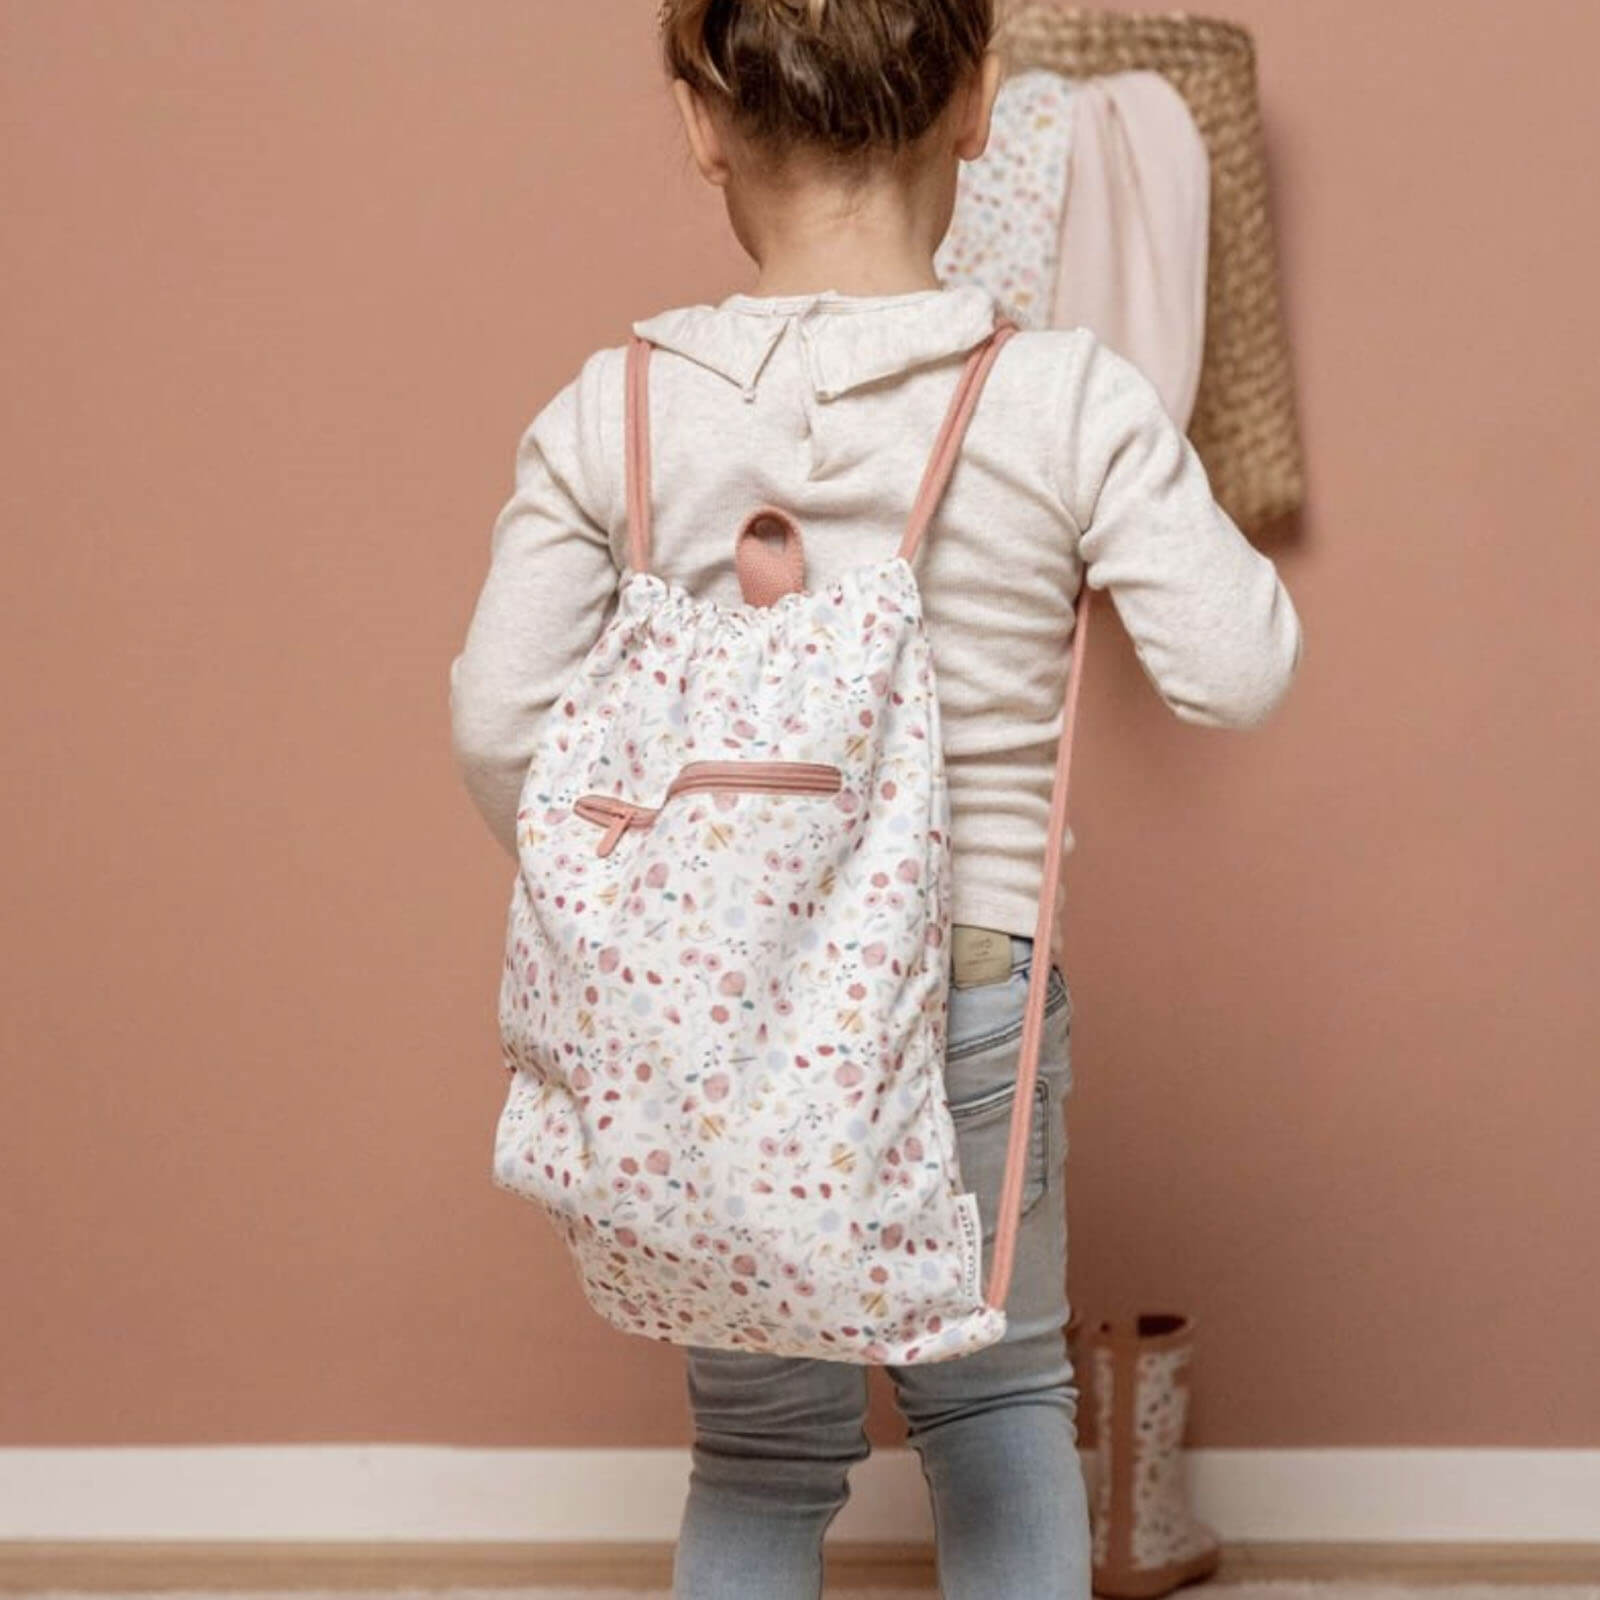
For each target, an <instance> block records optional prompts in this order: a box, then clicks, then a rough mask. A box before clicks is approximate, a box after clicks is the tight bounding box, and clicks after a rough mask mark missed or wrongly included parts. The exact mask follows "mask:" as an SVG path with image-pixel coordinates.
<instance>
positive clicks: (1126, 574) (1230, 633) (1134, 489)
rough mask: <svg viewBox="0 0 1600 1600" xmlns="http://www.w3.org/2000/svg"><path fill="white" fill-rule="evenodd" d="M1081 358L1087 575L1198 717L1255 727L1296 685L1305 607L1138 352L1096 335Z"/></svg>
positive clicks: (1072, 476)
mask: <svg viewBox="0 0 1600 1600" xmlns="http://www.w3.org/2000/svg"><path fill="white" fill-rule="evenodd" d="M1083 346H1084V351H1085V353H1084V355H1083V357H1082V358H1081V359H1080V360H1079V361H1077V362H1075V363H1073V364H1071V368H1070V374H1069V378H1068V380H1067V381H1068V388H1069V393H1068V394H1067V396H1066V397H1065V400H1064V404H1065V406H1066V408H1067V410H1066V415H1067V416H1068V417H1069V418H1076V419H1077V438H1076V440H1075V441H1074V442H1075V444H1076V450H1075V451H1072V450H1069V451H1068V452H1067V459H1068V460H1069V461H1072V460H1075V462H1076V466H1075V468H1073V467H1068V468H1067V469H1066V470H1064V471H1063V473H1062V474H1061V477H1062V478H1063V479H1064V484H1063V495H1064V499H1065V501H1066V504H1067V507H1068V509H1069V511H1070V512H1071V513H1072V515H1073V517H1074V519H1075V521H1076V524H1077V527H1078V529H1079V530H1080V539H1079V545H1078V549H1079V553H1080V555H1081V556H1082V558H1083V560H1084V562H1085V564H1086V578H1085V581H1086V582H1087V583H1089V584H1090V585H1091V587H1092V588H1094V589H1099V590H1106V591H1108V592H1109V593H1110V595H1111V599H1112V603H1113V604H1114V605H1115V606H1116V608H1117V613H1118V615H1119V616H1120V617H1121V619H1122V623H1123V626H1124V627H1125V628H1126V629H1127V631H1128V635H1129V637H1130V638H1131V639H1132V641H1133V646H1134V650H1135V652H1136V654H1137V656H1138V659H1139V662H1140V664H1141V665H1142V666H1143V668H1144V670H1145V673H1146V674H1147V676H1148V677H1149V678H1150V680H1151V682H1152V683H1153V684H1154V686H1155V688H1156V690H1157V692H1158V693H1159V694H1160V696H1161V698H1162V699H1163V700H1164V701H1165V702H1166V703H1167V705H1168V706H1170V707H1171V709H1172V710H1173V711H1174V712H1175V713H1176V714H1177V716H1179V717H1180V718H1182V720H1184V721H1185V722H1192V723H1198V724H1200V725H1202V726H1207V727H1236V728H1244V727H1251V726H1254V725H1255V724H1257V723H1259V722H1261V721H1262V720H1263V719H1264V718H1265V717H1266V716H1267V715H1268V713H1270V712H1271V711H1272V710H1273V709H1274V708H1275V707H1276V706H1277V705H1278V703H1279V702H1280V701H1281V700H1282V699H1283V698H1284V696H1285V694H1286V693H1287V692H1288V688H1289V685H1290V682H1291V681H1292V679H1293V677H1294V674H1295V670H1296V668H1297V667H1298V665H1299V662H1300V655H1301V647H1302V641H1301V631H1300V619H1299V616H1298V614H1297V613H1296V611H1295V608H1294V603H1293V602H1292V601H1291V599H1290V598H1289V592H1288V590H1287V589H1286V588H1285V587H1284V585H1283V582H1282V580H1281V578H1280V577H1279V576H1278V571H1277V568H1276V567H1275V566H1274V565H1273V563H1272V562H1271V561H1270V560H1269V559H1268V558H1267V557H1266V556H1265V555H1263V554H1262V553H1261V552H1260V551H1258V550H1257V549H1256V548H1255V547H1254V546H1253V545H1251V544H1250V542H1249V541H1248V540H1247V539H1246V538H1245V536H1244V534H1243V533H1241V532H1240V530H1239V528H1238V526H1237V525H1236V524H1235V523H1234V522H1233V520H1232V519H1231V518H1230V517H1229V516H1228V514H1227V513H1226V512H1225V511H1224V510H1223V509H1222V507H1221V506H1220V505H1218V504H1217V502H1216V501H1215V500H1214V499H1213V497H1212V494H1211V485H1210V481H1209V479H1208V478H1207V476H1206V470H1205V467H1204V465H1203V464H1202V462H1201V460H1200V457H1199V455H1198V454H1197V453H1196V451H1195V448H1194V446H1193V444H1191V443H1190V441H1189V439H1188V437H1187V436H1186V435H1185V433H1184V432H1183V430H1182V429H1181V428H1179V426H1178V425H1177V424H1176V423H1175V422H1174V421H1173V419H1172V417H1171V416H1170V415H1169V414H1168V412H1167V411H1166V410H1165V408H1164V407H1163V405H1162V403H1161V399H1160V396H1159V394H1158V393H1157V391H1156V389H1155V386H1154V385H1153V384H1152V383H1151V382H1150V380H1149V379H1148V378H1147V377H1146V376H1145V375H1144V373H1143V372H1142V371H1141V370H1140V369H1139V368H1138V367H1137V366H1135V365H1134V364H1133V363H1132V362H1131V361H1128V360H1127V359H1125V358H1124V357H1122V356H1120V355H1119V354H1117V352H1116V351H1114V350H1113V349H1111V347H1110V346H1108V345H1106V344H1103V343H1102V342H1101V341H1100V340H1099V339H1098V338H1096V337H1094V336H1093V335H1092V334H1091V335H1088V336H1086V337H1085V339H1084V340H1083Z"/></svg>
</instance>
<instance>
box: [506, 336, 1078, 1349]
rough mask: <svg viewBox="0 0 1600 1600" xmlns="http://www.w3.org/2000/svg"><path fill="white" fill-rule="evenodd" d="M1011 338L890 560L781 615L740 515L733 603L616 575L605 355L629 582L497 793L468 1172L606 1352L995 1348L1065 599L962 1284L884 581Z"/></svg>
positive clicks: (917, 750) (757, 541)
mask: <svg viewBox="0 0 1600 1600" xmlns="http://www.w3.org/2000/svg"><path fill="white" fill-rule="evenodd" d="M1016 331H1017V330H1016V326H1015V324H1014V323H1011V322H1009V321H1004V320H1002V321H1000V322H998V323H997V325H996V327H995V330H994V332H993V333H992V334H991V335H990V337H989V338H988V339H987V340H986V341H985V342H984V343H983V344H981V345H979V346H978V347H977V348H976V349H975V350H974V351H973V352H972V354H971V355H970V357H969V358H968V360H967V362H966V364H965V366H964V368H963V370H962V373H961V377H960V380H959V382H958V385H957V388H956V391H955V394H954V396H953V397H952V399H951V401H950V405H949V409H948V412H947V414H946V416H945V418H944V422H943V425H942V427H941V429H940V431H939V434H938V437H937V439H936V441H935V443H934V447H933V450H932V453H931V455H930V457H929V460H928V463H927V468H926V470H925V472H924V475H923V479H922V483H921V487H920V489H919V491H918V493H917V496H916V499H915V501H914V503H913V505H912V509H911V513H910V516H909V519H908V521H907V523H906V526H905V530H904V534H903V536H902V538H901V541H900V546H899V549H898V551H897V553H896V554H895V555H893V556H891V557H889V558H888V559H887V560H880V561H876V562H872V563H869V564H866V565H862V566H858V567H855V568H852V569H850V570H849V571H847V572H846V573H845V574H844V575H843V576H842V577H841V578H839V579H838V581H837V582H835V583H833V584H831V585H829V586H827V587H825V588H819V589H816V590H808V589H807V588H806V587H805V556H804V545H803V542H802V538H801V532H800V529H799V527H798V526H797V525H796V523H795V521H794V519H793V518H792V517H791V516H790V515H789V514H788V513H787V512H786V511H784V510H783V509H781V508H780V507H776V506H772V505H763V506H758V507H756V508H754V509H753V510H752V511H751V513H750V515H749V516H748V517H747V519H746V520H745V522H744V524H743V525H742V526H741V527H740V528H739V530H738V532H737V534H736V537H735V541H734V559H735V565H736V569H737V572H738V577H739V583H740V589H741V593H742V595H743V600H744V603H743V604H739V605H723V604H719V603H715V602H713V601H711V600H709V599H702V598H697V597H695V596H693V595H691V594H690V593H688V592H687V591H686V590H685V589H684V588H683V587H681V586H680V585H678V584H676V583H672V582H668V581H667V580H665V579H663V578H662V577H660V576H659V575H657V574H656V573H653V572H652V571H651V570H650V456H649V420H650V419H649V402H648V392H647V386H646V378H647V373H648V365H649V358H650V353H651V349H652V346H651V345H650V343H649V341H648V340H646V339H645V338H643V337H642V336H640V335H638V334H635V335H634V336H633V338H632V341H631V343H630V344H629V346H628V352H627V367H626V373H627V381H626V389H627V419H626V437H627V446H626V485H627V505H628V542H629V567H630V569H631V570H629V571H628V572H627V573H626V574H625V576H624V577H623V579H622V581H621V583H620V585H619V588H618V595H617V605H616V609H615V612H614V613H613V615H612V617H611V619H610V620H609V621H608V622H607V624H606V626H605V628H604V629H603V631H602V632H601V635H600V637H599V639H598V640H597V641H596V643H595V644H594V646H593V648H592V649H591V651H590V652H589V654H588V656H587V657H586V658H585V660H584V661H583V663H582V664H581V667H580V669H579V670H578V672H577V673H576V674H575V675H574V677H573V678H572V680H571V682H570V683H569V684H568V685H567V686H566V688H565V690H564V692H563V693H562V694H561V695H559V696H558V698H557V699H556V701H555V703H554V705H553V706H552V708H551V710H550V711H549V713H548V715H547V717H546V719H545V721H544V723H543V726H542V728H541V730H540V733H539V737H538V740H537V744H536V750H535V754H534V756H533V758H532V760H531V762H530V764H529V767H528V771H527V774H526V777H525V779H524V782H523V786H522V790H521V793H520V796H519V802H518V813H517V853H518V872H517V878H516V882H515V885H514V888H513V893H512V900H511V907H510V913H509V917H508V921H507V928H506V945H505V960H504V967H503V972H502V981H501V989H500V1001H499V1020H500V1031H501V1041H502V1057H503V1063H504V1065H505V1068H506V1070H507V1071H508V1073H509V1074H510V1085H509V1090H508V1093H507V1095H506V1099H505V1103H504V1106H503V1108H502V1110H501V1113H500V1116H499V1121H498V1125H497V1127H496V1130H495V1139H494V1165H493V1176H494V1181H495V1182H496V1183H497V1184H498V1185H499V1186H500V1187H502V1188H504V1189H507V1190H509V1191H510V1192H512V1193H514V1194H517V1195H520V1196H523V1197H524V1198H526V1199H528V1200H531V1201H534V1202H536V1203H537V1204H538V1205H539V1206H540V1207H541V1208H542V1209H543V1210H544V1212H545V1213H546V1214H547V1216H548V1217H549V1218H550V1219H551V1221H552V1222H553V1224H554V1225H555V1227H556V1229H557V1231H558V1232H559V1234H560V1235H561V1237H562V1238H563V1239H564V1240H565V1241H566V1243H567V1245H568V1247H569V1249H570V1251H571V1254H572V1257H573V1260H574V1263H575V1265H576V1268H577V1270H578V1274H579V1277H580V1280H581V1282H582V1285H583V1290H584V1293H585V1295H586V1296H587V1298H588V1300H589V1302H590V1304H591V1305H592V1306H593V1308H594V1309H595V1310H596V1311H597V1312H598V1313H599V1314H600V1315H601V1316H602V1317H604V1318H605V1319H606V1320H607V1321H608V1322H610V1323H611V1324H612V1325H613V1326H615V1327H617V1328H620V1329H623V1330H624V1331H626V1332H629V1333H635V1334H640V1335H644V1336H646V1337H649V1338H653V1339H663V1340H669V1341H672V1342H674V1343H677V1344H699V1345H709V1346H714V1347H718V1348H725V1349H743V1350H760V1351H766V1352H769V1353H773V1354H780V1355H791V1356H813V1357H821V1358H825V1359H831V1360H839V1361H853V1362H860V1363H874V1364H887V1363H895V1364H910V1363H913V1362H923V1361H930V1362H931V1361H943V1360H948V1359H951V1358H953V1357H957V1356H961V1355H966V1354H968V1353H970V1352H972V1351H975V1350H979V1349H982V1348H983V1347H985V1346H986V1345H990V1344H993V1343H994V1342H995V1341H997V1340H998V1339H1000V1338H1001V1336H1002V1335H1003V1334H1004V1332H1005V1328H1006V1316H1005V1300H1006V1292H1007V1288H1008V1286H1009V1283H1010V1277H1011V1266H1012V1256H1013V1251H1014V1248H1015V1241H1016V1231H1017V1224H1018V1218H1019V1215H1020V1210H1021V1195H1022V1182H1023V1171H1024V1167H1025V1165H1026V1162H1027V1155H1028V1143H1029V1126H1028V1124H1029V1116H1030V1111H1031V1108H1032V1106H1033V1099H1034V1097H1033V1086H1034V1081H1035V1073H1036V1068H1037V1064H1038V1054H1039V1042H1040V1035H1041V1031H1042V1024H1043V1015H1044V1001H1045V986H1046V982H1047V979H1048V974H1049V969H1050V960H1049V959H1048V952H1049V951H1050V949H1051V938H1050V935H1051V926H1052V921H1053V912H1054V906H1055V899H1056V890H1057V883H1058V879H1059V875H1060V862H1061V847H1062V836H1063V834H1064V832H1065V829H1066V790H1067V771H1068V763H1069V760H1070V755H1071V747H1072V731H1073V722H1074V716H1075V710H1076V700H1077V689H1078V683H1079V679H1080V677H1081V668H1082V659H1083V647H1084V639H1085V624H1086V620H1087V611H1088V599H1089V588H1088V585H1087V583H1085V584H1084V585H1083V587H1082V591H1081V595H1080V599H1079V602H1078V611H1077V618H1076V625H1075V630H1074V635H1073V649H1072V661H1071V667H1070V672H1069V683H1068V691H1067V699H1066V706H1065V713H1064V719H1063V728H1062V734H1061V739H1060V744H1059V753H1058V758H1057V764H1056V776H1055V784H1054V791H1053V795H1052V800H1051V811H1050V823H1049V836H1048V845H1047V847H1046V854H1045V870H1044V883H1043V889H1042V892H1041V895H1040V901H1039V920H1038V927H1037V931H1036V935H1035V944H1034V948H1035V951H1036V959H1035V961H1034V963H1033V970H1032V976H1031V980H1030V983H1029V988H1028V997H1027V1008H1026V1013H1025V1021H1024V1025H1023V1032H1022V1039H1021V1044H1020V1065H1019V1073H1018V1090H1017V1094H1016V1099H1015V1105H1014V1109H1013V1112H1012V1117H1011V1125H1010V1134H1009V1145H1008V1156H1007V1161H1006V1169H1005V1178H1004V1182H1003V1185H1002V1190H1001V1195H1000V1201H999V1212H998V1220H997V1225H996V1237H995V1240H994V1252H993V1260H992V1261H991V1262H990V1263H989V1276H988V1283H987V1287H985V1285H984V1284H983V1283H982V1281H981V1278H982V1270H983V1260H982V1255H983V1240H982V1229H981V1223H980V1219H979V1213H978V1199H977V1196H976V1194H975V1193H973V1192H971V1191H969V1190H967V1189H966V1188H964V1187H963V1184H962V1178H961V1172H960V1169H959V1164H958V1159H957V1150H956V1138H955V1130H954V1125H953V1123H952V1120H951V1115H950V1109H949V1103H948V1100H947V1098H946V1093H945V1084H944V1047H945V1027H946V1013H947V1001H948V983H949V972H950V817H949V796H948V792H947V788H946V780H945V774H944V757H943V751H942V747H941V742H940V728H939V703H938V699H937V696H936V693H935V684H934V674H933V659H932V652H931V649H930V645H929V639H928V634H927V631H926V628H925V625H924V621H923V615H922V606H921V597H920V593H919V591H918V587H917V580H916V577H915V574H914V571H913V562H914V561H915V558H916V553H917V548H918V545H919V544H920V542H921V540H922V538H923V535H924V533H925V532H926V530H927V527H928V524H929V521H930V519H931V517H932V515H933V513H934V510H935V508H936V506H937V505H938V503H939V499H940V497H941V495H942V493H943V491H944V488H945V485H946V483H947V481H948V479H949V476H950V472H951V469H952V467H953V466H954V463H955V460H956V456H957V453H958V451H959V448H960V443H961V439H962V436H963V434H964V432H965V430H966V427H967V423H968V421H969V419H970V417H971V415H972V412H973V408H974V407H975V405H976V404H977V401H978V397H979V394H980V392H981V390H982V388H983V384H984V380H985V379H986V378H987V376H988V374H989V371H990V368H991V367H992V365H993V363H994V360H995V358H996V356H997V355H998V354H999V352H1000V350H1001V348H1002V347H1003V345H1004V344H1005V342H1006V340H1007V339H1009V338H1010V337H1011V336H1012V335H1013V334H1014V333H1015V332H1016Z"/></svg>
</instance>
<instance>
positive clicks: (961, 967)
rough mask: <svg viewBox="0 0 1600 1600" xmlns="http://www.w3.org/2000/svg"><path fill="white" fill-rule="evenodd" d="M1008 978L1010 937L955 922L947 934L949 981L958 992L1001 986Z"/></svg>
mask: <svg viewBox="0 0 1600 1600" xmlns="http://www.w3.org/2000/svg"><path fill="white" fill-rule="evenodd" d="M1010 976H1011V935H1010V934H1009V933H1002V932H1001V931H1000V930H999V929H998V928H974V927H972V926H970V925H969V924H967V923H964V922H958V923H957V924H956V925H955V926H954V927H953V928H952V929H951V930H950V981H951V982H952V983H953V984H955V986H956V987H957V988H958V989H971V988H975V987H976V986H977V985H979V984H984V983H1004V982H1005V980H1006V979H1007V978H1009V977H1010Z"/></svg>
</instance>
